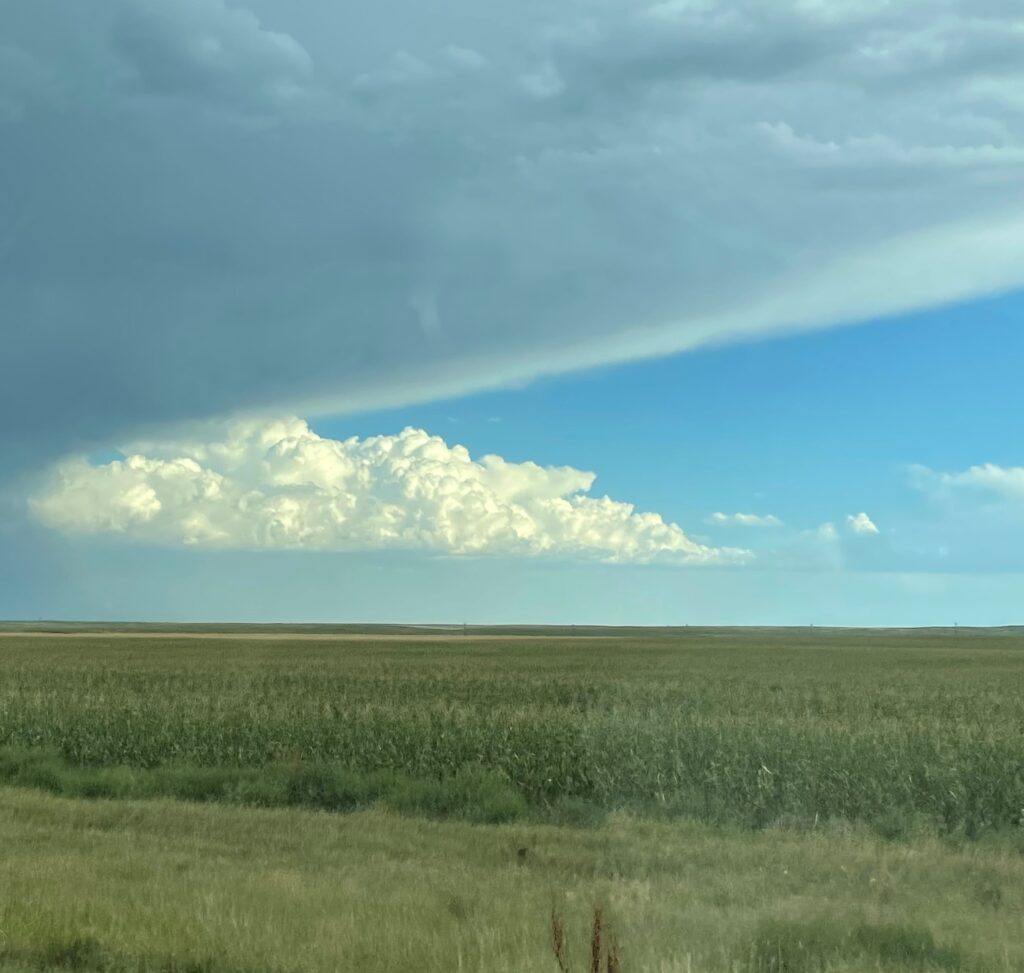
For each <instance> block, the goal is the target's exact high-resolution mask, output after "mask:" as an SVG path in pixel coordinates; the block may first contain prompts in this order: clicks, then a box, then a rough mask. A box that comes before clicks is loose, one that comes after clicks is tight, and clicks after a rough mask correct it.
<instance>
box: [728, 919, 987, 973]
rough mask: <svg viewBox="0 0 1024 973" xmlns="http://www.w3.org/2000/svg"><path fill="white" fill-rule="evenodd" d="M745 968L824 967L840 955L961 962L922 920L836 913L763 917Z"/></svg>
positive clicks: (889, 962) (881, 964) (876, 960)
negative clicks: (912, 922) (849, 920)
mask: <svg viewBox="0 0 1024 973" xmlns="http://www.w3.org/2000/svg"><path fill="white" fill-rule="evenodd" d="M746 958H747V964H748V965H747V970H748V971H749V973H825V971H827V970H828V969H830V968H831V966H832V965H833V964H835V963H837V962H840V961H857V962H860V963H863V964H865V965H869V966H870V968H871V969H892V970H900V971H911V970H913V971H928V973H932V971H934V973H940V971H941V973H947V971H949V973H959V971H963V970H966V969H967V964H966V961H965V959H964V957H963V956H962V955H961V953H960V952H959V950H957V949H955V948H953V947H950V946H943V945H939V944H938V943H936V942H935V938H934V936H933V935H932V933H931V931H930V930H929V929H927V928H925V927H923V926H908V925H903V924H900V923H895V922H894V923H873V922H866V921H865V922H859V923H856V924H854V925H847V924H844V922H843V921H842V920H837V919H824V918H819V919H814V920H808V921H798V920H782V919H773V920H768V921H766V922H763V923H762V924H761V925H760V926H759V927H758V929H757V931H756V933H755V934H754V937H753V941H752V943H751V944H750V947H749V950H748V952H747V957H746Z"/></svg>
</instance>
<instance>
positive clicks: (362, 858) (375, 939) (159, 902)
mask: <svg viewBox="0 0 1024 973" xmlns="http://www.w3.org/2000/svg"><path fill="white" fill-rule="evenodd" d="M0 847H2V848H3V855H2V856H0V969H3V970H5V971H8V973H12V971H15V970H24V971H27V970H58V969H78V970H84V971H160V973H173V971H178V973H183V971H191V973H240V971H249V973H262V971H274V973H277V971H281V973H291V971H296V973H298V971H310V973H316V971H335V970H340V969H347V970H359V971H361V973H378V971H380V973H384V971H388V973H426V971H438V973H442V971H444V973H448V971H455V970H466V971H471V970H473V971H475V970H479V971H488V973H512V971H516V973H527V971H529V973H543V971H546V970H550V971H552V973H557V967H556V966H555V963H554V960H553V957H552V955H551V952H550V947H549V944H548V922H549V917H550V914H551V911H552V909H555V910H557V911H558V912H559V913H561V914H562V915H564V917H565V921H566V929H567V935H568V940H569V949H570V959H571V960H572V962H573V968H574V969H576V970H582V969H584V968H585V967H584V966H583V957H584V954H585V952H586V944H587V939H588V929H589V921H590V916H591V914H592V909H593V907H594V906H595V905H601V906H602V907H603V909H604V915H605V918H606V922H607V925H608V927H609V928H610V930H611V932H612V934H613V935H614V936H615V937H616V939H617V940H618V942H619V944H620V952H621V955H622V968H623V969H624V970H625V971H626V973H640V971H652V973H684V971H685V973H691V971H692V973H726V971H728V973H783V971H788V973H812V971H829V973H840V971H841V973H853V971H858V973H863V971H875V970H887V971H888V970H892V971H910V970H933V971H953V970H963V971H971V973H997V971H998V973H1002V971H1011V970H1020V969H1024V935H1022V929H1021V923H1020V915H1021V910H1022V908H1024V856H1022V855H1021V854H1020V853H1019V852H1018V851H1017V850H1015V848H1014V847H1013V845H1012V844H1009V843H1004V842H1003V841H1002V840H1001V839H999V838H996V837H990V838H988V839H984V840H981V841H975V842H967V843H962V844H960V845H959V846H954V845H952V844H950V843H949V842H948V841H946V842H940V841H938V840H935V839H920V840H917V841H914V842H911V843H908V844H893V843H889V842H886V841H884V840H882V839H879V838H878V837H877V836H874V835H871V834H869V833H867V832H866V831H864V830H861V829H858V828H849V827H845V828H841V827H838V826H831V827H829V828H828V829H826V830H822V831H818V832H811V833H794V832H788V831H783V830H779V829H767V830H764V831H761V832H757V833H751V832H748V831H735V830H729V829H722V828H716V827H710V826H706V825H701V824H698V823H684V824H679V823H676V824H664V823H655V822H650V821H637V820H634V819H631V818H628V817H625V816H621V815H613V816H612V817H610V818H609V819H608V820H607V821H606V822H605V823H604V824H603V825H602V826H600V827H597V828H591V829H572V828H556V827H549V826H535V825H530V826H527V825H499V826H485V825H471V824H466V823H458V822H451V821H444V822H440V821H428V820H423V819H414V818H408V817H400V816H397V815H393V814H391V813H388V812H383V811H376V810H374V811H365V812H358V813H353V814H350V815H345V816H341V815H332V814H326V813H317V812H310V811H301V810H256V809H245V808H231V807H224V806H217V805H197V804H188V803H179V802H173V801H146V802H128V801H82V800H69V799H66V798H58V797H53V796H50V795H46V794H42V793H39V792H35V791H30V790H22V789H12V788H0Z"/></svg>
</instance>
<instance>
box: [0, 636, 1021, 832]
mask: <svg viewBox="0 0 1024 973" xmlns="http://www.w3.org/2000/svg"><path fill="white" fill-rule="evenodd" d="M193 634H194V637H191V638H180V639H176V638H169V637H164V638H159V639H155V638H152V639H151V638H145V637H142V636H130V635H123V636H122V637H119V638H111V637H104V636H102V635H93V636H90V637H88V638H60V637H50V638H46V637H43V638H31V637H26V636H19V635H8V636H5V637H3V638H0V747H3V748H6V750H5V751H4V754H5V755H6V756H5V757H0V780H4V779H6V780H8V781H20V782H22V783H33V781H31V780H28V779H27V778H28V777H31V775H32V772H28V771H25V770H24V769H23V768H22V769H19V767H20V765H19V761H20V760H23V757H24V752H25V751H26V750H28V751H29V752H30V753H32V754H35V758H33V759H37V762H38V765H39V766H38V767H37V771H38V773H37V775H36V776H37V779H36V780H35V781H34V783H35V785H36V786H42V787H45V788H47V789H50V790H53V791H55V792H58V793H66V794H70V795H88V794H89V792H90V790H91V791H92V792H93V793H94V794H95V795H96V796H117V795H118V794H124V795H126V796H145V795H147V794H151V795H154V796H158V795H176V796H181V797H191V798H195V799H199V800H210V799H214V800H229V801H245V802H250V803H254V804H260V805H293V804H295V803H302V804H307V805H309V806H313V807H326V808H334V809H337V810H344V809H347V808H353V807H365V806H367V805H370V804H374V803H383V804H384V805H386V806H388V807H392V808H395V809H399V810H408V811H410V812H413V813H423V812H426V813H431V814H440V815H445V814H450V815H453V816H456V817H468V818H473V819H478V820H500V819H502V816H503V815H504V816H505V817H506V818H514V817H519V816H521V815H522V814H524V813H528V814H529V815H530V816H531V818H532V819H533V820H536V821H550V820H565V821H571V822H575V823H578V824H588V823H596V822H599V821H600V819H601V817H602V816H603V815H604V814H606V813H607V812H609V811H614V810H622V809H628V810H630V811H631V812H633V813H635V814H642V815H649V816H655V817H670V818H671V817H687V818H695V819H698V820H702V821H705V822H708V823H719V824H730V825H739V826H743V827H750V828H764V827H767V826H770V825H772V824H774V823H776V822H788V823H789V824H790V825H792V826H800V827H805V828H812V827H814V826H816V824H820V823H822V822H824V821H829V820H833V819H845V820H851V821H862V822H866V823H869V824H871V825H872V826H873V827H875V828H876V829H877V830H878V831H879V833H881V834H884V835H886V836H888V837H890V838H892V839H898V838H900V837H903V836H907V835H911V834H914V833H916V832H919V831H938V832H941V833H944V834H948V835H954V836H958V835H959V836H966V837H968V838H970V837H975V836H977V835H980V834H983V833H986V832H989V831H1000V830H1006V829H1017V828H1019V826H1020V822H1021V816H1022V813H1024V761H1022V759H1021V753H1024V636H1022V635H1021V634H1019V633H1016V632H1014V631H1003V632H1000V633H995V634H992V633H978V632H960V633H952V632H941V631H931V632H928V631H925V632H883V633H863V632H837V631H823V630H807V629H804V630H789V631H772V630H750V631H742V630H734V631H714V630H699V629H693V630H676V631H674V632H672V633H671V634H668V635H661V636H650V635H648V636H642V635H638V634H626V635H622V634H619V635H616V636H615V637H613V638H595V639H571V638H560V637H557V636H556V635H538V636H535V637H533V638H527V639H513V638H508V637H494V638H490V639H477V638H473V637H471V638H461V637H450V638H448V639H447V640H444V639H440V640H439V639H417V638H412V637H408V638H406V637H401V636H394V637H391V638H389V639H382V638H375V637H373V636H369V635H367V636H364V637H358V638H349V639H331V638H330V632H329V631H328V632H320V633H319V634H320V636H321V637H320V638H319V639H318V640H312V639H307V640H301V641H300V640H289V639H287V638H277V637H268V636H265V635H264V636H263V637H261V638H259V639H256V638H255V637H254V636H255V634H256V633H249V634H248V635H246V633H241V636H242V637H240V638H235V639H218V638H215V637H212V636H210V635H209V633H204V632H203V631H198V632H196V633H193ZM19 754H21V756H19ZM12 764H13V765H14V769H13V770H12V769H11V767H12ZM5 767H6V768H7V769H6V770H5V769H4V768H5ZM481 768H486V770H482V769H481ZM302 781H305V784H303V783H301V782H302ZM303 795H304V796H303ZM487 805H493V806H492V807H491V810H490V811H488V810H487V807H486V806H487Z"/></svg>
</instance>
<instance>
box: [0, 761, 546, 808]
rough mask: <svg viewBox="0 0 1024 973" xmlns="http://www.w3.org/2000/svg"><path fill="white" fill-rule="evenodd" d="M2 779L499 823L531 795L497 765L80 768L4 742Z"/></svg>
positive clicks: (57, 790)
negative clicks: (433, 770) (446, 770)
mask: <svg viewBox="0 0 1024 973" xmlns="http://www.w3.org/2000/svg"><path fill="white" fill-rule="evenodd" d="M0 783H7V784H13V785H16V786H20V787H32V788H36V789H38V790H44V791H48V792H50V793H52V794H60V795H62V796H64V797H84V798H93V799H96V798H106V799H127V798H135V799H140V798H141V799H145V798H155V797H173V798H178V799H179V800H185V801H197V802H216V803H223V804H243V805H252V806H256V807H309V808H317V809H320V810H324V811H335V812H348V811H355V810H358V809H360V808H365V807H369V806H371V805H375V804H376V805H382V806H384V807H386V808H388V809H390V810H392V811H396V812H398V813H400V814H419V815H424V816H427V817H438V818H446V817H450V818H458V819H461V820H465V821H473V822H477V823H481V824H501V823H504V822H507V821H515V820H518V819H521V818H523V817H525V816H526V815H527V813H528V811H529V808H528V806H527V804H526V801H525V800H524V799H523V797H522V795H521V794H519V793H518V792H517V791H516V790H515V788H514V787H512V785H511V784H510V783H509V781H508V780H507V779H506V778H505V777H503V776H502V775H501V774H499V773H496V772H495V771H491V770H487V769H486V768H482V767H479V766H473V765H467V766H465V767H462V768H459V770H457V771H456V772H455V773H454V774H452V775H451V776H450V777H445V778H440V779H433V780H425V779H416V778H413V777H409V776H408V775H406V774H401V773H396V772H395V771H391V770H382V771H375V772H371V773H359V772H357V771H353V770H350V769H348V768H345V767H339V766H336V765H333V764H329V763H326V762H319V763H310V764H306V763H292V764H270V765H267V766H265V767H255V768H254V767H193V766H187V765H186V766H167V767H155V768H152V769H137V768H131V767H80V766H74V765H72V764H70V763H68V762H67V761H66V760H64V759H63V758H62V757H61V756H60V755H59V754H56V753H51V752H47V751H34V750H27V749H23V748H13V747H5V748H0Z"/></svg>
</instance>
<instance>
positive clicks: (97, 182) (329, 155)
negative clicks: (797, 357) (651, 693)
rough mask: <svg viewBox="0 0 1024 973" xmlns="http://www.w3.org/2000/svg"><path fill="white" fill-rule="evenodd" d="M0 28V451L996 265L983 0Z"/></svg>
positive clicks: (7, 12)
mask: <svg viewBox="0 0 1024 973" xmlns="http://www.w3.org/2000/svg"><path fill="white" fill-rule="evenodd" d="M55 8H59V14H58V13H57V12H55ZM0 22H2V26H3V30H2V34H0V36H2V37H3V38H4V39H3V42H2V43H0V180H2V184H3V186H4V187H5V191H4V193H3V194H2V196H0V329H2V342H3V354H2V359H0V361H2V364H3V376H2V377H3V380H2V382H0V440H2V442H3V445H4V447H5V455H6V456H7V457H8V458H9V457H11V456H14V457H15V460H16V462H17V461H19V460H18V457H19V456H20V461H21V462H28V461H31V462H33V463H35V462H38V461H39V460H40V458H41V457H40V452H43V453H50V454H52V453H56V452H60V451H62V450H64V449H66V448H69V447H70V446H72V445H75V444H77V443H80V442H83V441H90V440H91V441H97V442H100V441H105V440H107V439H108V438H109V437H112V436H121V435H125V434H129V433H132V432H133V431H135V430H138V429H141V428H143V427H145V426H146V425H147V424H151V423H154V422H159V421H163V420H177V419H181V418H186V417H196V416H205V415H212V414H215V413H220V412H225V411H228V410H233V409H238V408H264V407H270V406H278V405H281V404H284V405H288V406H290V407H313V408H324V409H326V408H347V407H360V406H363V405H368V404H381V403H385V402H397V401H400V400H403V399H412V398H417V397H423V396H430V395H438V394H444V393H446V392H451V391H459V390H466V389H471V388H478V387H484V386H487V385H492V384H495V383H497V382H501V381H507V380H520V379H524V378H529V377H530V376H533V375H536V374H539V373H543V372H549V371H557V370H559V369H564V368H568V367H578V366H580V365H584V364H588V363H593V362H599V361H613V360H617V359H623V358H628V357H632V356H638V355H645V354H658V353H663V352H666V351H670V350H676V349H683V348H686V347H690V346H692V345H694V344H698V343H701V342H707V341H714V340H724V339H727V338H733V337H737V336H742V335H754V334H758V333H768V332H771V331H772V330H776V329H780V328H789V327H810V326H820V325H825V324H830V323H836V322H841V321H851V320H856V319H859V318H863V317H867V316H871V315H876V314H881V313H889V312H894V311H899V310H901V309H904V308H908V307H914V306H918V305H921V304H926V303H933V302H937V301H942V300H948V299H954V298H958V297H963V296H967V295H970V294H974V293H979V292H985V291H990V290H995V289H1000V288H1008V287H1012V286H1018V285H1020V284H1022V283H1024V195H1022V189H1024V177H1022V169H1024V167H1022V165H1021V161H1022V158H1024V124H1022V111H1021V110H1022V108H1024V98H1022V95H1021V92H1022V91H1024V58H1022V57H1021V56H1020V55H1021V52H1022V50H1024V17H1022V16H1021V14H1020V9H1019V6H1018V5H1017V4H1014V3H1009V2H1005V3H1001V2H996V0H944V2H942V0H940V2H935V0H928V2H923V0H921V2H914V0H907V2H903V3H900V4H892V3H885V2H881V0H831V2H827V3H826V2H820V0H780V2H778V3H772V4H764V3H759V2H758V3H755V2H742V0H733V2H725V0H666V2H656V3H640V2H623V3H618V4H594V3H589V2H587V3H584V2H583V0H570V2H566V3H563V4H559V5H550V4H542V3H539V2H535V0H525V2H523V3H519V4H506V5H502V6H501V8H500V9H499V8H494V9H489V10H488V15H487V17H486V18H484V17H483V16H482V15H481V13H480V8H479V6H478V5H473V4H470V3H468V2H466V0H439V2H438V3H436V4H429V5H423V4H413V3H410V2H408V0H402V2H397V0H385V2H382V3H380V4H375V5H373V6H372V7H366V8H362V9H360V11H359V13H358V17H357V16H356V15H355V14H353V13H352V11H351V9H349V8H346V7H345V5H338V4H328V3H325V2H316V3H309V4H286V3H284V2H282V0H259V2H256V0H253V2H252V3H250V4H249V6H248V7H242V6H240V5H228V4H226V3H225V2H223V0H182V2H175V3H173V4H172V3H163V2H159V0H95V2H91V3H89V4H71V3H60V4H57V3H40V2H38V0H10V2H8V3H7V4H5V6H4V11H3V13H2V14H0Z"/></svg>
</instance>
